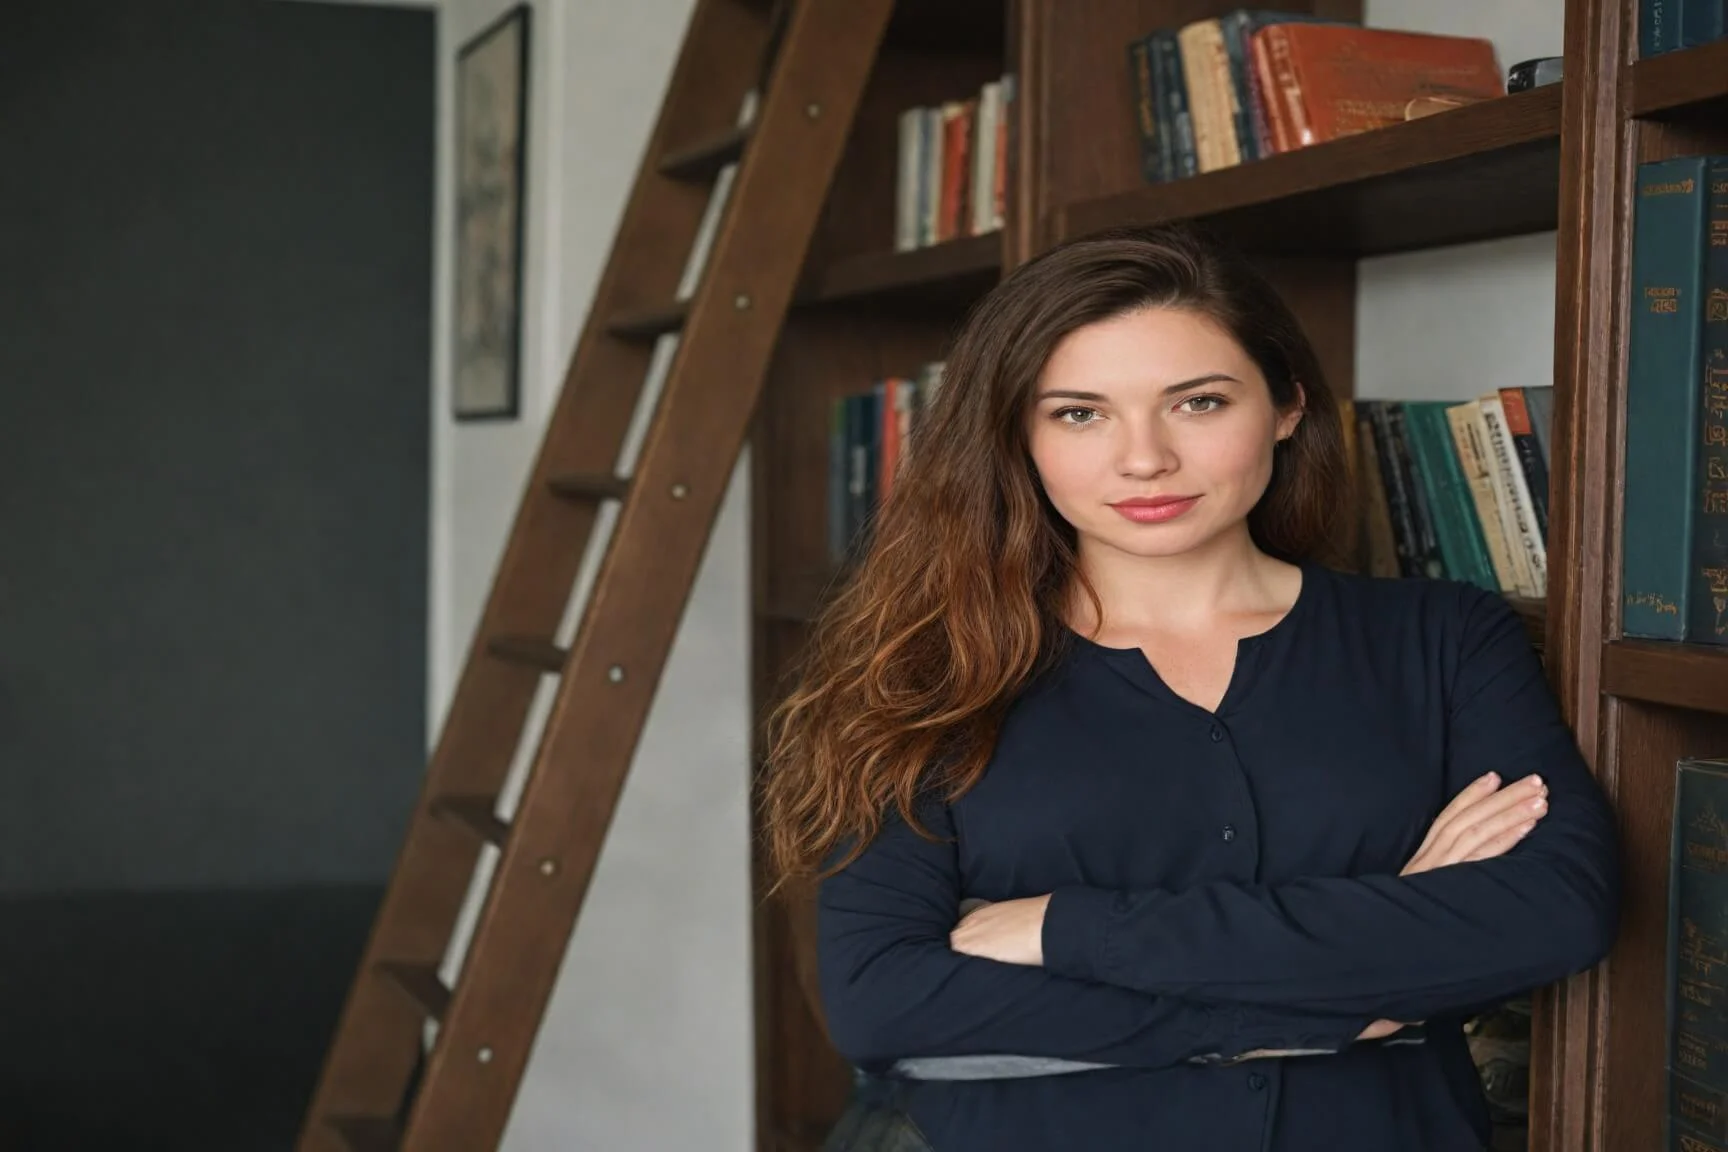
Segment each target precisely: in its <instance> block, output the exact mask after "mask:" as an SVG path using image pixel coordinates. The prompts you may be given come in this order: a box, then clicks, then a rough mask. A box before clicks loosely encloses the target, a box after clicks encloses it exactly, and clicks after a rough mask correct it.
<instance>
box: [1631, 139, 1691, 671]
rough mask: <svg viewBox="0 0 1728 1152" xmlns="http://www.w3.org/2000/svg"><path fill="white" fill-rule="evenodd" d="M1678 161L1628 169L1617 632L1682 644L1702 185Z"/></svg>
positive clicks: (1686, 159) (1687, 163)
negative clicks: (1633, 175) (1632, 177)
mask: <svg viewBox="0 0 1728 1152" xmlns="http://www.w3.org/2000/svg"><path fill="white" fill-rule="evenodd" d="M1708 165H1709V160H1708V159H1707V158H1706V157H1702V156H1682V157H1678V158H1675V159H1671V160H1656V161H1649V162H1646V163H1643V164H1640V165H1639V166H1638V171H1637V184H1636V187H1635V189H1634V203H1633V206H1632V284H1631V291H1630V293H1629V295H1630V300H1631V315H1630V317H1629V318H1628V324H1627V365H1626V435H1625V456H1624V460H1623V463H1622V469H1621V475H1622V484H1623V490H1624V496H1623V498H1622V502H1621V538H1620V588H1621V615H1620V621H1621V631H1622V632H1623V633H1624V634H1625V635H1627V636H1635V637H1641V638H1644V639H1650V640H1671V641H1677V640H1684V639H1685V638H1686V632H1687V620H1688V603H1689V600H1690V596H1689V588H1690V583H1691V582H1690V579H1689V577H1690V568H1691V563H1690V561H1691V557H1692V528H1693V521H1694V517H1695V511H1696V508H1697V506H1698V501H1697V499H1696V478H1697V470H1698V441H1699V437H1700V434H1701V429H1700V419H1699V416H1700V412H1701V407H1702V406H1701V405H1700V404H1699V403H1698V381H1699V380H1700V378H1701V376H1702V373H1703V305H1702V295H1703V290H1704V261H1703V258H1702V254H1703V251H1704V243H1705V216H1706V210H1707V207H1708V196H1707V195H1706V183H1705V181H1706V175H1707V172H1706V170H1707V167H1708Z"/></svg>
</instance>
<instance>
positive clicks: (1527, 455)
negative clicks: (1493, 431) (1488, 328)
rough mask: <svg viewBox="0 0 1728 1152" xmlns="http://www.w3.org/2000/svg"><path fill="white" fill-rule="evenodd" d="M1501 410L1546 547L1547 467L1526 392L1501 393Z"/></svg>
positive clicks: (1516, 389)
mask: <svg viewBox="0 0 1728 1152" xmlns="http://www.w3.org/2000/svg"><path fill="white" fill-rule="evenodd" d="M1500 407H1501V408H1502V409H1504V410H1505V412H1506V431H1507V432H1509V433H1511V435H1512V449H1513V451H1514V452H1516V453H1517V455H1518V466H1519V468H1521V469H1523V471H1524V484H1525V486H1526V487H1527V488H1529V489H1530V509H1531V511H1533V512H1534V513H1535V514H1536V530H1537V532H1539V533H1541V536H1542V542H1543V544H1544V545H1546V544H1547V542H1548V466H1547V465H1546V464H1544V463H1543V462H1542V449H1541V448H1540V447H1539V446H1538V445H1537V443H1536V428H1535V426H1534V425H1533V424H1532V423H1531V420H1530V409H1529V406H1528V405H1526V404H1525V402H1524V389H1522V388H1502V389H1500Z"/></svg>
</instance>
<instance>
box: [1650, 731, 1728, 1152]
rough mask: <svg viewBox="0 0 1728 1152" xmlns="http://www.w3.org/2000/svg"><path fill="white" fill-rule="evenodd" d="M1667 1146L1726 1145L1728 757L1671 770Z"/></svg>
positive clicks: (1687, 1149) (1685, 1151) (1689, 1151)
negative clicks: (1672, 783)
mask: <svg viewBox="0 0 1728 1152" xmlns="http://www.w3.org/2000/svg"><path fill="white" fill-rule="evenodd" d="M1666 976H1667V989H1666V991H1667V1058H1666V1061H1665V1071H1666V1074H1667V1080H1668V1085H1667V1087H1668V1093H1667V1095H1668V1106H1667V1110H1666V1114H1665V1116H1664V1129H1665V1131H1664V1133H1663V1144H1662V1146H1663V1147H1664V1148H1667V1149H1669V1150H1670V1152H1709V1150H1710V1149H1714V1148H1721V1147H1722V1146H1723V1144H1724V1143H1725V1142H1728V760H1720V759H1705V758H1694V757H1688V758H1686V759H1683V760H1681V761H1679V762H1678V764H1677V765H1676V775H1675V781H1674V810H1673V829H1672V834H1671V841H1670V850H1669V864H1668V947H1667V972H1666Z"/></svg>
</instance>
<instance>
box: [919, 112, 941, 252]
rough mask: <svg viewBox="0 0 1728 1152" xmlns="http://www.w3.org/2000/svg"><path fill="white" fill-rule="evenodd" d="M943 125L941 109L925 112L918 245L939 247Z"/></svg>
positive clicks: (921, 155) (921, 156) (921, 154)
mask: <svg viewBox="0 0 1728 1152" xmlns="http://www.w3.org/2000/svg"><path fill="white" fill-rule="evenodd" d="M942 121H943V112H942V109H941V108H940V107H934V108H926V109H924V130H923V149H922V151H921V152H920V153H919V156H920V159H921V160H922V161H923V165H922V166H923V170H924V171H923V179H921V180H920V181H919V191H918V244H919V246H920V247H924V246H926V245H930V244H934V243H936V216H937V214H938V213H939V212H941V211H942Z"/></svg>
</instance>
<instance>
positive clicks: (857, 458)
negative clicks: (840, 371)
mask: <svg viewBox="0 0 1728 1152" xmlns="http://www.w3.org/2000/svg"><path fill="white" fill-rule="evenodd" d="M943 367H944V362H943V361H940V360H933V361H931V362H929V363H927V364H924V365H922V366H921V367H920V368H919V369H918V371H917V372H916V373H915V374H913V375H912V376H894V377H886V378H884V379H881V380H877V381H875V382H874V383H872V384H871V386H870V387H869V388H866V389H862V390H860V391H856V392H852V393H848V394H846V395H843V396H839V397H836V398H835V399H834V400H833V402H832V404H831V407H830V409H829V421H828V560H829V562H830V563H832V564H834V565H836V566H839V565H842V564H844V563H845V562H846V560H847V559H848V558H849V556H850V555H851V552H852V549H854V548H855V547H857V546H858V544H859V542H860V541H862V540H863V539H864V538H865V536H866V533H865V531H864V529H865V526H866V525H867V524H868V523H869V522H870V516H871V513H872V512H874V511H875V509H876V508H877V506H878V505H879V504H880V503H881V501H883V500H884V499H886V498H887V496H888V492H889V490H890V489H891V488H892V487H893V484H894V476H895V474H896V472H897V471H898V469H899V465H900V459H901V457H903V456H904V455H905V453H906V448H907V446H908V444H909V443H910V442H911V437H912V434H913V430H914V429H915V428H916V427H917V424H918V416H919V413H921V412H923V411H924V410H925V409H926V408H928V407H929V405H930V404H931V402H932V401H934V400H935V398H936V392H937V390H938V389H939V388H940V387H941V385H942V369H943Z"/></svg>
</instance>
